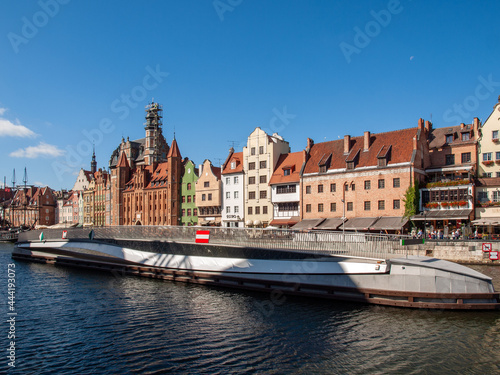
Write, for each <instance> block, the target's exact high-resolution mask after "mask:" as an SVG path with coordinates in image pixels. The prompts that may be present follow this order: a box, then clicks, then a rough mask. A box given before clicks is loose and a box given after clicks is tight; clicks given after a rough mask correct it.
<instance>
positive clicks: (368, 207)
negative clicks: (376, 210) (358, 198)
mask: <svg viewBox="0 0 500 375" xmlns="http://www.w3.org/2000/svg"><path fill="white" fill-rule="evenodd" d="M370 209H371V204H370V201H365V211H370Z"/></svg>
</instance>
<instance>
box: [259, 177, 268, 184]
mask: <svg viewBox="0 0 500 375" xmlns="http://www.w3.org/2000/svg"><path fill="white" fill-rule="evenodd" d="M259 180H260V183H261V184H265V183H266V182H267V176H260V177H259Z"/></svg>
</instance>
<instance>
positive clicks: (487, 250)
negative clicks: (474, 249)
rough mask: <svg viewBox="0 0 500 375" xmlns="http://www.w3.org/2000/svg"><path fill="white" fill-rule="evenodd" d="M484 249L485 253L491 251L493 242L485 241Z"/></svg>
mask: <svg viewBox="0 0 500 375" xmlns="http://www.w3.org/2000/svg"><path fill="white" fill-rule="evenodd" d="M483 251H484V252H485V253H487V252H489V251H491V244H490V243H483Z"/></svg>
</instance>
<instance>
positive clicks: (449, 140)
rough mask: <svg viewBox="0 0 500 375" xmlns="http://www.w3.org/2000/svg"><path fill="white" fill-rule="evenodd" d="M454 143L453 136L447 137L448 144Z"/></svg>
mask: <svg viewBox="0 0 500 375" xmlns="http://www.w3.org/2000/svg"><path fill="white" fill-rule="evenodd" d="M441 139H442V138H441ZM452 142H453V134H448V135H446V143H452Z"/></svg>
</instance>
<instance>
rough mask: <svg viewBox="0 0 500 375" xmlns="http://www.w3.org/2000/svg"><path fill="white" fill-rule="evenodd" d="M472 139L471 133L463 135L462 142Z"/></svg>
mask: <svg viewBox="0 0 500 375" xmlns="http://www.w3.org/2000/svg"><path fill="white" fill-rule="evenodd" d="M469 139H470V133H462V141H468V140H469Z"/></svg>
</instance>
